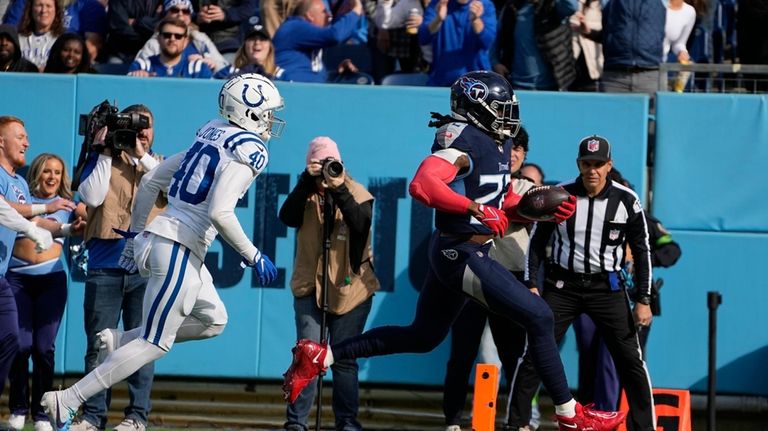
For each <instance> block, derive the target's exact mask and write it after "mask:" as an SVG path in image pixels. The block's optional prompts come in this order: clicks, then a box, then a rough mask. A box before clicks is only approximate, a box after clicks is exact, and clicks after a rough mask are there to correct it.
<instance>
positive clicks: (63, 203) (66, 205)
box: [45, 198, 77, 214]
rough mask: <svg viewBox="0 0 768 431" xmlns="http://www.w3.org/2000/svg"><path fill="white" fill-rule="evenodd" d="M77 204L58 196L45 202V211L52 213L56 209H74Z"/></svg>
mask: <svg viewBox="0 0 768 431" xmlns="http://www.w3.org/2000/svg"><path fill="white" fill-rule="evenodd" d="M75 208H77V205H76V204H75V203H74V202H72V201H71V200H69V199H64V198H58V199H55V200H53V201H51V202H48V203H47V204H45V213H46V214H53V213H55V212H56V211H58V210H67V211H74V210H75Z"/></svg>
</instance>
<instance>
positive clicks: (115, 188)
mask: <svg viewBox="0 0 768 431" xmlns="http://www.w3.org/2000/svg"><path fill="white" fill-rule="evenodd" d="M122 112H123V113H139V114H143V115H145V116H147V117H148V118H149V127H147V128H144V129H141V130H138V131H137V132H136V144H135V146H134V147H133V148H130V145H128V148H126V149H125V150H116V149H115V148H114V144H115V143H114V142H110V140H109V139H106V137H107V128H106V127H103V128H101V129H100V130H98V131H97V132H96V135H95V136H94V137H93V143H92V144H91V155H90V158H89V159H88V161H87V163H86V165H85V168H84V170H83V173H82V177H81V183H80V186H79V189H78V190H79V192H80V197H81V199H82V201H83V202H84V203H85V204H86V205H87V207H88V226H87V227H86V229H85V237H84V240H85V243H86V247H87V249H88V256H89V257H88V274H87V276H86V281H85V304H84V309H85V333H86V337H87V339H88V348H87V351H86V355H85V370H86V372H89V371H91V370H92V369H94V368H96V366H97V365H98V360H99V359H101V360H103V358H97V356H98V355H97V353H98V351H99V345H100V343H104V342H105V340H102V339H101V338H100V337H99V336H98V334H99V332H101V331H102V330H104V329H106V328H117V325H118V321H119V319H120V316H121V315H122V318H123V328H124V329H125V330H129V329H133V328H135V327H138V326H139V325H141V317H142V303H143V299H144V290H145V288H146V280H144V279H143V278H142V277H141V276H140V275H139V274H138V273H137V272H133V273H128V272H126V271H125V270H124V269H122V268H121V267H120V265H118V259H119V258H120V254H121V253H122V251H123V247H124V246H125V238H123V237H122V236H121V235H119V234H117V233H116V232H114V231H113V228H117V229H121V230H124V231H127V230H128V228H129V225H130V223H131V208H132V207H133V202H134V200H135V198H136V196H135V193H136V191H137V189H138V187H139V182H140V181H141V178H142V176H143V175H144V174H145V173H147V172H148V171H150V170H152V169H153V168H154V167H155V166H157V165H158V163H159V161H160V157H159V156H157V155H155V154H153V153H152V143H153V140H154V128H153V126H154V118H153V116H152V112H151V111H150V110H149V108H147V107H146V106H144V105H131V106H129V107H127V108H125V109H124V110H123V111H122ZM121 146H122V145H121ZM156 205H157V206H159V207H162V206H163V205H162V202H160V201H158V202H157V203H156ZM155 212H157V210H156V211H155ZM153 375H154V365H153V364H152V363H150V364H148V365H145V366H144V367H142V368H141V369H140V370H139V371H137V372H136V373H135V374H133V375H132V376H131V377H129V378H128V390H129V393H130V400H131V401H130V404H129V406H128V407H127V408H126V409H125V419H123V421H122V422H121V423H120V424H119V425H118V426H116V427H115V428H114V429H115V430H117V431H144V430H145V428H146V424H147V415H148V414H149V409H150V403H149V394H150V390H151V388H152V378H153ZM107 409H108V405H107V394H106V392H102V393H100V394H98V395H96V396H94V397H92V398H90V399H89V400H88V401H87V402H86V403H85V404H83V415H82V417H81V418H80V421H79V422H77V423H74V424H73V425H72V427H71V430H73V431H101V430H103V429H104V428H105V426H106V422H107Z"/></svg>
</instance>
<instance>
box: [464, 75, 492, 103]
mask: <svg viewBox="0 0 768 431" xmlns="http://www.w3.org/2000/svg"><path fill="white" fill-rule="evenodd" d="M459 85H461V88H462V89H463V90H464V94H466V95H467V97H468V98H469V100H471V101H473V102H475V103H478V102H480V101H481V100H485V98H486V97H488V86H487V85H485V83H484V82H482V81H478V80H477V79H474V78H467V77H466V76H462V77H461V79H460V80H459Z"/></svg>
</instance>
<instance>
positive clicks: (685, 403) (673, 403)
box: [618, 388, 691, 431]
mask: <svg viewBox="0 0 768 431" xmlns="http://www.w3.org/2000/svg"><path fill="white" fill-rule="evenodd" d="M653 404H654V405H655V407H656V430H657V431H691V393H690V392H688V391H686V390H683V389H660V388H654V389H653ZM619 410H621V411H623V412H628V411H629V404H628V403H627V397H626V394H625V393H624V391H621V405H620V406H619ZM618 431H627V425H626V423H623V424H621V426H619V428H618Z"/></svg>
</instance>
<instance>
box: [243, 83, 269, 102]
mask: <svg viewBox="0 0 768 431" xmlns="http://www.w3.org/2000/svg"><path fill="white" fill-rule="evenodd" d="M249 88H250V86H249V85H248V84H245V85H243V94H242V99H243V103H245V106H247V107H249V108H258V107H259V106H261V104H262V103H264V93H263V92H262V91H261V84H259V85H257V86H256V89H255V93H257V94H258V95H259V100H257V101H255V102H251V101H250V100H248V97H246V95H247V94H248V89H249Z"/></svg>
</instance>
